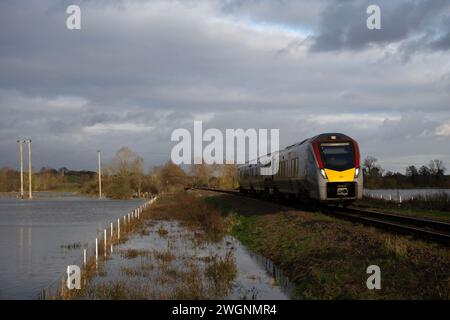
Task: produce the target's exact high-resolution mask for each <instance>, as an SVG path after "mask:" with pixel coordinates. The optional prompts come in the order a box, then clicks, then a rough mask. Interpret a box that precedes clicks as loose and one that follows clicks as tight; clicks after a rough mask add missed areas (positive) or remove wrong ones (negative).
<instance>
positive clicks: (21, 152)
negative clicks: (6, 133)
mask: <svg viewBox="0 0 450 320" xmlns="http://www.w3.org/2000/svg"><path fill="white" fill-rule="evenodd" d="M17 142H18V143H19V150H20V199H23V140H17Z"/></svg>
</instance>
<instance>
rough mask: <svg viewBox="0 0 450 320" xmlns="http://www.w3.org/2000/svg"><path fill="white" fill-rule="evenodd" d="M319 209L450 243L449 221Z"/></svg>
mask: <svg viewBox="0 0 450 320" xmlns="http://www.w3.org/2000/svg"><path fill="white" fill-rule="evenodd" d="M197 189H198V190H206V191H213V192H219V193H225V194H233V195H237V196H243V197H251V198H254V196H252V195H248V194H242V193H240V192H239V191H235V190H223V189H212V188H197ZM281 204H283V205H287V206H289V207H293V208H295V209H301V210H304V209H305V208H304V207H301V206H299V205H298V204H294V203H290V202H281ZM317 209H318V210H319V211H321V212H322V213H324V214H327V215H331V216H335V217H338V218H342V219H345V220H350V221H352V222H357V223H362V224H364V225H368V226H373V227H377V228H381V229H384V230H388V231H391V232H394V233H401V234H405V235H411V236H414V237H416V238H420V239H424V240H428V241H433V242H438V243H441V244H445V245H450V223H447V222H441V221H435V220H429V219H423V218H415V217H408V216H403V215H398V214H394V213H385V212H379V211H372V210H362V209H358V208H355V207H348V208H340V207H332V206H325V205H324V206H320V207H318V208H317Z"/></svg>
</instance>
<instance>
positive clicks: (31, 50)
mask: <svg viewBox="0 0 450 320" xmlns="http://www.w3.org/2000/svg"><path fill="white" fill-rule="evenodd" d="M72 3H78V4H80V5H81V7H82V30H81V31H69V30H67V29H66V28H65V18H66V17H67V15H66V14H65V8H66V6H67V5H68V4H72ZM446 3H447V2H446ZM366 4H367V3H365V2H356V1H288V0H283V1H281V0H280V1H262V0H261V1H258V0H248V1H238V0H228V1H225V0H224V1H219V0H213V1H206V0H189V1H176V0H171V1H158V0H148V1H144V0H141V1H139V0H128V1H120V0H116V1H50V0H49V1H2V2H0V24H1V28H0V43H1V46H0V70H1V72H0V153H1V154H2V158H1V163H0V166H1V165H9V166H14V167H16V164H17V154H16V152H15V151H16V149H17V145H16V142H15V141H16V139H17V138H20V137H24V138H26V137H32V139H33V141H34V143H35V148H34V152H35V154H36V157H35V164H36V166H37V167H38V168H39V167H40V166H42V165H51V166H56V167H61V166H68V167H73V168H78V169H82V168H88V169H94V168H95V160H96V158H95V157H96V150H97V149H99V148H100V149H102V150H103V152H104V159H105V160H106V161H107V160H108V159H109V158H111V157H112V155H113V154H114V152H115V151H116V150H118V149H119V148H120V147H122V146H128V147H130V148H131V149H133V150H135V151H137V152H139V153H140V154H142V155H143V156H144V158H145V159H146V165H147V166H150V165H154V164H160V163H161V162H163V161H166V160H167V159H168V157H169V154H170V148H171V146H172V144H171V142H170V134H171V132H172V130H173V129H175V128H180V127H184V128H188V129H192V121H193V120H194V119H201V120H204V122H205V126H207V127H217V128H220V129H225V128H229V127H231V128H237V127H243V128H251V127H254V128H280V129H281V137H280V138H281V145H283V146H284V145H287V144H291V143H294V142H296V141H298V140H300V139H303V138H305V137H308V136H311V135H313V134H317V133H320V132H323V131H345V133H348V134H350V135H352V136H354V137H355V138H357V139H358V140H360V142H361V145H362V150H363V152H364V154H372V155H375V156H377V157H378V158H380V160H382V159H386V161H387V162H386V163H388V162H389V161H390V163H397V164H392V166H393V167H395V168H400V169H401V168H402V166H403V165H406V164H408V161H407V158H405V157H406V156H407V155H409V156H411V157H412V156H414V161H417V162H422V161H428V160H429V159H428V157H429V156H430V152H431V150H441V151H440V152H441V153H444V154H443V155H442V156H441V158H442V159H443V160H444V161H448V162H450V155H449V154H448V152H447V153H445V152H444V150H447V149H448V148H447V149H446V147H445V146H447V145H448V142H447V140H448V138H449V137H450V129H449V128H450V123H449V122H450V113H449V109H448V105H449V101H450V93H449V92H450V90H449V88H450V81H449V79H450V77H449V74H450V65H449V64H448V62H447V61H450V59H448V58H449V53H448V51H446V48H447V46H448V42H447V38H446V37H447V35H448V31H449V29H448V25H449V24H448V21H449V20H448V19H447V18H446V17H448V15H449V14H450V12H449V11H448V10H447V9H446V8H447V6H445V5H444V2H443V1H381V2H380V5H381V7H382V27H383V32H381V33H370V34H367V33H366V32H367V31H366V27H365V19H366V16H367V15H366V13H365V5H366ZM385 11H386V12H385ZM391 20H392V21H391ZM360 27H362V28H361V29H360ZM366 36H370V37H369V38H366ZM421 37H423V40H424V41H419V40H420V39H421ZM374 43H376V44H377V46H372V45H371V44H374ZM424 44H426V45H425V47H424ZM392 45H394V46H392ZM336 51H338V52H336ZM405 51H408V52H411V54H410V56H409V59H408V60H407V61H405V60H404V59H403V56H404V52H405ZM410 114H412V116H409V115H410ZM408 124H414V125H413V127H410V126H408ZM406 137H407V138H408V139H411V140H408V143H403V142H404V141H403V142H402V139H406ZM414 139H416V140H417V141H421V143H422V144H423V145H422V144H420V145H419V146H416V147H415V148H412V149H411V148H410V147H411V146H412V144H411V143H410V142H409V141H414ZM391 149H395V153H393V152H391V151H390V150H391ZM411 150H413V151H411ZM411 152H413V153H414V154H413V153H411ZM394 154H395V155H394ZM398 163H401V164H398ZM449 167H450V166H449Z"/></svg>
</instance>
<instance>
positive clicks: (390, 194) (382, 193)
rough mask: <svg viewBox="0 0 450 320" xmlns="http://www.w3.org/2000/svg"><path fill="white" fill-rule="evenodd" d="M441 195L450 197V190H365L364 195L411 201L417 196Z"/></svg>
mask: <svg viewBox="0 0 450 320" xmlns="http://www.w3.org/2000/svg"><path fill="white" fill-rule="evenodd" d="M440 194H447V195H450V189H365V190H364V195H365V196H366V197H371V198H380V197H383V199H392V200H396V201H397V200H398V199H399V198H400V197H401V198H402V200H410V199H412V198H417V196H423V197H425V196H437V195H440Z"/></svg>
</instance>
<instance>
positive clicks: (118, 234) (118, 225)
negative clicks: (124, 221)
mask: <svg viewBox="0 0 450 320" xmlns="http://www.w3.org/2000/svg"><path fill="white" fill-rule="evenodd" d="M117 240H120V219H117Z"/></svg>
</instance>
